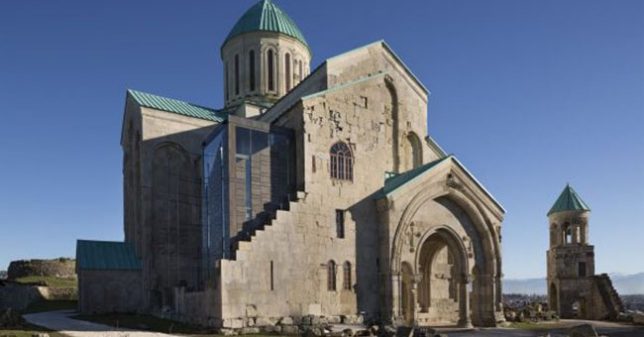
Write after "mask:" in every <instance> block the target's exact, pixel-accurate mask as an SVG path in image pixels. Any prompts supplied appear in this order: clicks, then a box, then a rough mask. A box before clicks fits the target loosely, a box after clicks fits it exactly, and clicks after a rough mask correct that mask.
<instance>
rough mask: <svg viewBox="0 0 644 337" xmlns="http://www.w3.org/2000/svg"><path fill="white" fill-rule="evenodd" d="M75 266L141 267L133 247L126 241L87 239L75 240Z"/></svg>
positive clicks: (93, 267) (79, 267)
mask: <svg viewBox="0 0 644 337" xmlns="http://www.w3.org/2000/svg"><path fill="white" fill-rule="evenodd" d="M76 267H77V268H78V269H79V270H80V269H86V270H87V269H118V270H138V269H141V260H139V259H137V257H136V254H135V253H134V247H133V246H132V245H131V244H130V243H127V242H113V241H87V240H78V241H77V242H76Z"/></svg>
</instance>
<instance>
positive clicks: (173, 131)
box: [76, 0, 505, 331]
mask: <svg viewBox="0 0 644 337" xmlns="http://www.w3.org/2000/svg"><path fill="white" fill-rule="evenodd" d="M312 51H313V46H310V45H309V44H308V43H307V41H306V39H305V37H304V35H303V34H302V32H301V31H300V29H299V28H298V26H297V25H296V23H295V22H294V21H293V20H292V19H291V18H290V17H289V16H288V15H287V14H286V13H285V12H284V11H282V10H281V9H280V8H279V7H278V6H277V5H276V4H275V3H273V2H272V1H271V0H261V1H259V2H258V3H256V4H254V5H253V6H252V7H251V8H249V9H248V10H247V11H246V12H245V13H244V14H243V15H242V16H241V17H240V18H239V20H238V21H237V23H236V24H235V25H234V26H233V27H232V29H231V31H230V32H229V33H228V35H227V36H226V38H225V40H224V42H223V44H222V46H221V49H220V56H221V59H222V63H223V69H222V72H221V74H222V77H223V79H224V92H223V93H222V94H223V97H224V106H223V107H222V108H220V109H214V108H209V107H205V106H201V105H197V104H193V103H189V102H186V101H182V100H177V99H174V98H167V97H161V96H157V95H154V94H150V93H145V92H141V91H135V90H128V91H127V93H126V99H125V108H124V114H123V124H122V132H121V140H120V142H121V146H122V149H123V189H124V234H125V239H124V241H123V242H106V241H90V240H78V242H77V252H76V254H77V272H78V277H79V311H80V312H82V313H100V312H138V313H148V314H153V315H157V316H162V317H167V318H172V319H176V320H180V321H186V322H193V323H198V324H203V325H207V326H214V327H220V328H244V327H251V326H253V327H262V326H278V325H281V326H284V327H288V326H293V325H297V324H303V323H304V322H306V321H305V320H307V319H308V322H314V321H318V322H320V321H324V322H329V323H360V322H362V321H380V322H384V323H390V324H396V325H417V326H458V327H471V326H473V325H474V326H494V325H496V324H497V323H498V322H500V321H502V320H503V307H502V296H501V295H502V290H501V277H502V271H501V266H502V263H501V224H502V221H503V217H504V212H505V211H504V209H503V207H502V206H501V205H500V204H499V202H498V201H496V200H495V199H494V197H493V196H492V195H491V194H490V192H489V191H488V190H486V189H485V187H483V185H482V184H481V183H480V182H479V181H478V180H477V179H476V178H475V177H474V175H473V174H472V172H470V171H469V170H468V169H467V168H466V167H465V166H464V165H463V164H462V163H461V162H460V161H459V159H458V158H457V157H455V156H454V155H450V154H447V153H446V152H445V151H443V149H442V148H441V147H440V146H439V145H438V143H437V142H436V141H435V140H434V139H433V138H432V137H431V136H430V135H429V134H428V129H427V110H428V100H429V90H428V89H427V88H426V87H425V86H424V85H423V83H422V82H421V81H420V79H418V78H417V77H416V76H415V75H414V73H413V72H412V71H411V70H410V69H409V68H408V67H407V66H406V65H405V63H404V62H403V61H402V60H401V58H400V57H399V56H398V55H396V53H395V52H394V51H393V49H392V48H391V47H390V46H389V45H388V44H387V43H386V42H384V41H377V42H374V43H370V44H367V45H364V46H362V47H360V48H357V49H354V50H350V51H347V52H345V53H343V54H340V55H338V56H335V57H332V58H329V59H327V60H325V61H323V62H322V63H321V64H319V65H317V66H316V67H315V68H313V69H311V57H312V56H311V55H312ZM282 331H287V330H286V328H284V330H282Z"/></svg>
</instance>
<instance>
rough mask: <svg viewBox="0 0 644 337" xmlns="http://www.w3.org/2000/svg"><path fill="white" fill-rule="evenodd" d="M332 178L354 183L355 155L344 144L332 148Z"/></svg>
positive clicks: (340, 143)
mask: <svg viewBox="0 0 644 337" xmlns="http://www.w3.org/2000/svg"><path fill="white" fill-rule="evenodd" d="M330 156H331V178H333V179H338V180H349V181H353V155H352V154H351V149H350V148H349V146H348V145H347V144H346V143H344V142H337V143H335V145H333V146H332V147H331V153H330Z"/></svg>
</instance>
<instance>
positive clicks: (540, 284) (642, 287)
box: [503, 273, 644, 295]
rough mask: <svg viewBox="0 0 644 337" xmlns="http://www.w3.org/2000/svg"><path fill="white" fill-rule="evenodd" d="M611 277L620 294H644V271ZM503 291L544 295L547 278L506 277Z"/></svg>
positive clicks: (612, 275)
mask: <svg viewBox="0 0 644 337" xmlns="http://www.w3.org/2000/svg"><path fill="white" fill-rule="evenodd" d="M610 278H611V280H612V281H613V285H614V286H615V289H617V292H618V293H619V294H620V295H637V294H644V273H638V274H632V275H621V274H611V275H610ZM503 293H505V294H537V295H543V294H545V293H546V279H545V278H530V279H506V280H503Z"/></svg>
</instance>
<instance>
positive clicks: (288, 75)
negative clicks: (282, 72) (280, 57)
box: [284, 53, 293, 91]
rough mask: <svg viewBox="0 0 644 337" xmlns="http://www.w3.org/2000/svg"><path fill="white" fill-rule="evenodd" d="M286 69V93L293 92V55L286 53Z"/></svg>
mask: <svg viewBox="0 0 644 337" xmlns="http://www.w3.org/2000/svg"><path fill="white" fill-rule="evenodd" d="M284 69H286V91H289V90H291V80H292V79H293V76H292V75H291V54H289V53H286V55H284Z"/></svg>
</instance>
